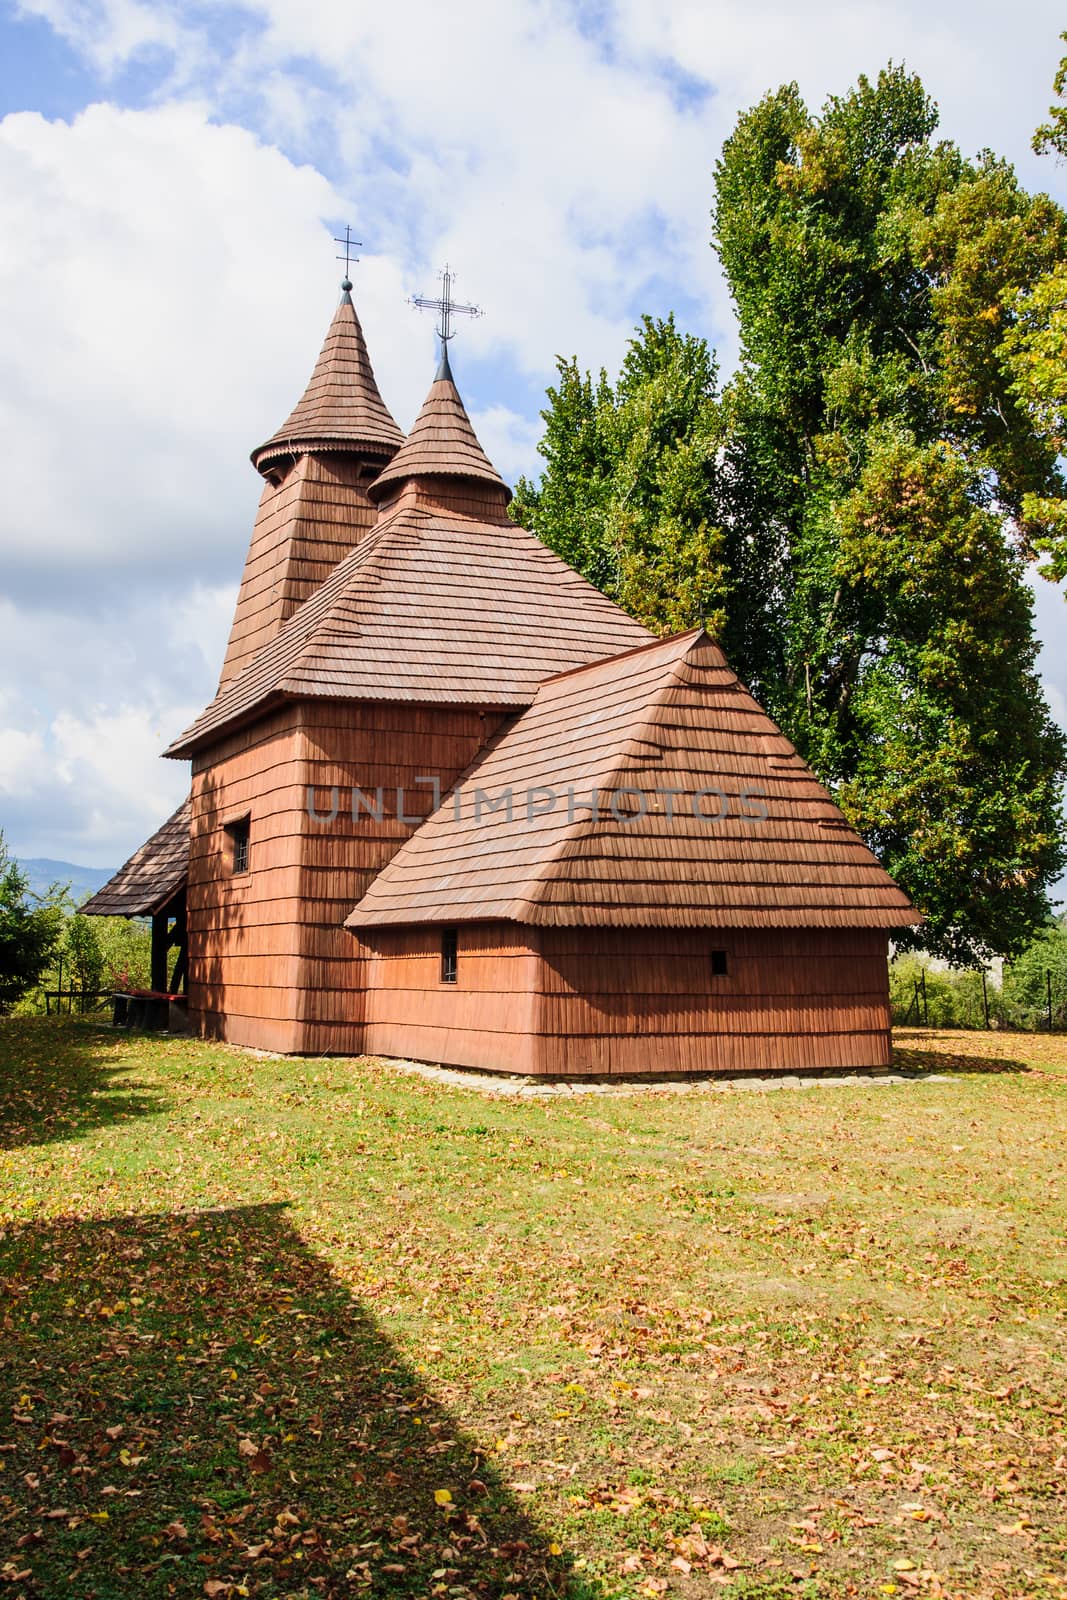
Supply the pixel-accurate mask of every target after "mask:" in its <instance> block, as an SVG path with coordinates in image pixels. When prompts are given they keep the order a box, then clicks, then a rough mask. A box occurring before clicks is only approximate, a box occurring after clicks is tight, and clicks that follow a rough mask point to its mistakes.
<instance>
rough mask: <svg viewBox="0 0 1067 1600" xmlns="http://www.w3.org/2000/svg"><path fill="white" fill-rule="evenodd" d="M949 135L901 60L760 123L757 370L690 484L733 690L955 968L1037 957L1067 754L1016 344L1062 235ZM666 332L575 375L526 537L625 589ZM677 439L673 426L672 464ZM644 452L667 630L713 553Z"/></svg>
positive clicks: (743, 302)
mask: <svg viewBox="0 0 1067 1600" xmlns="http://www.w3.org/2000/svg"><path fill="white" fill-rule="evenodd" d="M936 125H937V114H936V110H935V108H934V107H933V105H932V104H931V102H930V101H929V99H928V98H927V96H926V95H925V93H924V91H923V88H922V85H921V84H920V82H919V81H918V80H917V79H916V78H914V77H912V76H910V75H908V74H907V73H905V72H903V71H901V70H899V69H895V68H891V69H889V70H887V71H886V72H884V73H882V74H881V76H880V77H879V79H878V81H877V83H871V82H868V81H867V80H865V79H861V80H860V82H859V84H858V86H857V87H856V89H855V90H854V91H852V92H851V93H850V94H848V95H845V96H843V97H839V98H834V99H832V100H830V101H829V102H828V103H827V105H826V106H825V107H824V109H823V111H822V113H821V115H819V116H814V115H812V114H811V112H810V111H809V110H808V108H807V107H806V106H805V105H804V103H803V101H802V99H801V97H800V95H799V92H798V91H797V89H796V87H795V86H789V87H786V88H784V89H782V90H779V91H778V92H777V93H775V94H771V95H768V96H767V97H766V98H765V99H764V100H763V101H762V102H761V103H760V104H759V105H758V106H757V107H755V108H754V109H753V110H752V111H750V112H748V113H747V114H745V115H744V116H742V117H741V118H740V120H739V122H738V125H737V127H736V129H735V131H734V133H733V135H732V136H731V138H730V139H729V140H728V141H727V142H726V144H725V146H724V149H723V153H722V158H721V160H720V161H719V163H718V166H717V169H716V195H715V206H714V213H713V219H714V237H715V244H716V248H717V250H718V253H719V256H720V259H721V261H722V264H723V267H724V269H725V272H726V276H727V279H728V282H729V285H730V289H731V293H732V295H733V299H734V304H735V307H736V310H737V315H738V321H739V325H740V335H741V359H740V363H739V366H738V370H737V372H736V374H735V375H734V377H733V379H732V380H731V382H730V383H729V385H728V386H727V388H726V390H725V392H724V393H723V394H722V395H721V397H716V396H714V394H713V393H709V395H708V397H707V399H706V406H707V408H708V409H707V411H706V412H705V413H703V414H702V415H703V416H704V417H705V418H706V419H707V425H706V427H705V431H704V433H703V435H702V452H698V453H697V456H696V457H695V459H693V460H691V461H689V471H688V472H687V476H686V482H687V484H688V485H689V491H690V492H689V500H688V504H689V505H690V506H691V507H697V506H698V507H699V517H698V518H697V517H695V516H694V518H693V521H692V524H691V526H699V527H701V528H704V529H714V530H715V543H714V549H713V552H712V554H711V556H710V564H709V568H708V578H709V586H710V587H712V588H713V591H714V593H715V595H716V596H718V604H717V606H716V607H711V606H708V607H706V613H705V614H707V612H711V611H713V610H714V611H717V612H719V613H721V614H722V628H721V630H720V631H721V636H722V638H723V642H724V644H725V647H726V649H727V652H728V653H729V654H730V656H731V658H732V659H733V661H734V663H735V664H736V665H737V667H738V669H739V670H740V671H741V673H742V675H743V676H745V677H746V678H747V680H748V681H749V683H750V684H751V686H752V687H753V689H754V690H755V692H756V693H757V694H758V695H759V696H760V697H761V698H762V699H763V701H764V703H765V704H767V706H768V708H769V709H770V710H771V711H772V713H773V714H774V715H775V716H776V717H777V718H778V720H779V721H780V722H781V724H782V725H783V727H784V728H785V730H786V731H787V732H788V733H789V735H790V736H791V737H792V739H793V740H794V741H795V743H796V744H797V745H798V747H799V748H800V749H801V751H802V752H803V753H804V754H805V755H806V756H807V757H808V759H809V760H810V761H811V762H812V764H813V765H814V766H815V768H816V770H817V771H818V772H819V774H820V776H821V777H822V778H823V779H824V781H826V782H827V783H828V784H830V785H831V786H832V787H833V788H834V789H835V790H836V792H837V793H838V796H839V798H840V800H841V803H842V805H843V806H844V808H845V810H846V812H847V813H848V814H849V815H850V816H851V817H852V819H853V820H854V821H855V822H856V823H857V825H858V826H859V827H861V828H862V829H863V831H864V833H865V834H866V836H867V838H868V839H869V840H870V842H871V843H872V845H873V846H874V847H875V848H876V849H877V850H878V851H879V853H880V855H881V857H882V859H883V861H884V862H885V864H886V866H887V867H888V868H889V869H890V870H891V871H893V872H894V873H896V874H897V876H898V877H899V879H900V881H901V883H902V884H903V885H904V887H905V888H907V889H908V890H909V891H910V892H911V893H912V894H913V895H914V897H915V898H916V900H917V901H918V903H919V904H920V905H921V907H922V909H923V910H924V911H925V912H926V914H927V918H928V921H927V925H926V927H925V928H924V929H923V930H922V933H921V935H920V937H921V939H922V940H923V942H925V943H926V944H927V945H928V946H929V947H930V948H931V949H933V950H935V951H937V952H938V953H941V954H944V955H947V956H949V957H950V958H951V959H952V960H954V961H961V962H962V961H970V960H976V959H979V958H980V957H982V956H985V955H987V954H988V953H990V952H991V951H994V950H999V951H1004V952H1011V951H1013V950H1016V949H1018V948H1019V947H1020V945H1021V944H1022V943H1024V942H1025V940H1026V938H1027V936H1028V935H1029V933H1030V931H1031V930H1032V928H1033V927H1034V926H1035V924H1036V923H1039V922H1041V921H1042V920H1043V919H1044V918H1045V916H1046V915H1047V909H1048V907H1047V897H1046V888H1047V886H1048V884H1049V883H1050V882H1051V881H1052V880H1053V879H1054V878H1055V877H1056V875H1057V873H1058V872H1059V871H1060V869H1061V867H1062V865H1063V862H1064V851H1063V845H1062V819H1061V816H1060V810H1059V800H1058V795H1059V785H1060V782H1061V780H1062V777H1063V775H1064V769H1065V764H1067V752H1065V747H1064V741H1063V739H1062V737H1061V736H1060V735H1059V733H1058V732H1057V730H1056V729H1055V727H1054V725H1053V724H1052V722H1051V719H1050V717H1049V715H1048V710H1047V707H1046V705H1045V703H1044V700H1043V698H1042V695H1041V690H1040V686H1039V683H1038V680H1037V677H1036V674H1035V671H1034V657H1035V649H1036V647H1035V642H1034V637H1033V629H1032V617H1031V605H1030V598H1029V591H1028V589H1027V587H1026V584H1025V575H1024V563H1025V561H1026V560H1027V559H1029V558H1030V557H1031V556H1032V555H1033V554H1034V552H1035V551H1036V550H1038V549H1044V550H1045V551H1046V552H1049V553H1051V554H1052V555H1053V556H1054V554H1055V550H1056V548H1057V545H1056V541H1057V539H1058V537H1059V535H1058V522H1057V516H1058V512H1057V507H1058V506H1059V505H1060V504H1061V502H1062V499H1063V490H1064V484H1063V481H1062V478H1061V476H1060V473H1059V468H1058V461H1057V457H1058V453H1059V445H1058V441H1057V438H1056V437H1055V436H1054V434H1053V432H1052V430H1051V429H1049V428H1047V427H1040V426H1038V425H1037V424H1036V422H1035V417H1034V414H1033V410H1032V407H1031V406H1030V404H1029V402H1028V400H1027V397H1026V396H1025V395H1024V394H1023V393H1022V391H1021V388H1020V377H1019V372H1018V370H1017V367H1016V366H1015V365H1013V360H1012V357H1011V349H1012V341H1013V340H1014V339H1018V338H1021V337H1024V333H1023V332H1020V331H1019V330H1020V329H1022V330H1025V327H1026V309H1025V306H1024V305H1023V304H1022V300H1021V297H1023V296H1025V295H1026V294H1027V293H1028V292H1029V291H1030V290H1032V288H1033V286H1034V284H1035V283H1038V282H1039V281H1040V280H1041V279H1042V278H1043V277H1044V276H1045V275H1047V274H1048V273H1049V272H1051V271H1053V270H1054V269H1055V268H1056V266H1057V264H1059V263H1062V262H1063V261H1064V259H1065V258H1067V219H1065V218H1064V215H1063V213H1062V212H1061V211H1060V210H1059V209H1058V208H1057V207H1056V206H1055V205H1054V204H1053V203H1052V201H1050V200H1049V199H1048V198H1047V196H1043V195H1036V196H1035V195H1030V194H1028V193H1027V192H1026V191H1025V190H1024V189H1022V187H1021V186H1020V185H1019V183H1018V181H1017V179H1016V177H1015V175H1014V173H1013V172H1012V170H1011V168H1010V167H1009V166H1007V165H1006V164H1005V163H1004V162H1001V161H999V160H997V159H996V158H995V157H993V156H992V155H988V154H986V155H984V156H982V157H981V158H980V159H979V160H978V161H976V162H969V161H967V160H965V159H964V158H963V156H962V155H961V154H960V152H959V151H958V150H957V149H956V148H955V146H953V145H951V144H949V143H946V142H937V141H936V140H935V138H934V135H935V130H936ZM658 326H667V325H656V324H650V323H649V322H648V321H647V320H646V323H645V325H644V328H643V330H641V332H640V333H639V337H638V339H637V340H636V341H635V342H634V344H633V345H632V346H631V352H630V358H629V362H628V374H629V375H628V376H625V375H624V380H620V383H619V385H616V386H614V387H612V386H611V385H610V384H609V383H608V380H607V378H606V377H605V376H604V375H602V376H601V379H600V382H599V384H598V385H593V384H592V383H591V381H590V380H589V379H588V378H586V377H583V375H582V373H581V371H580V369H579V368H578V366H577V364H576V363H569V364H567V366H566V369H565V373H564V369H562V368H561V376H565V377H566V383H565V384H561V386H560V389H559V390H557V391H554V392H553V393H552V394H551V395H550V405H549V408H548V411H547V412H546V423H547V433H546V447H545V449H544V453H545V455H546V459H547V467H548V470H547V472H546V474H545V477H544V480H543V482H542V484H541V486H540V488H539V489H538V490H532V489H530V488H529V487H528V486H525V485H524V486H522V492H521V493H520V495H519V497H518V505H517V514H518V515H519V516H520V517H521V518H522V520H524V521H525V522H526V523H527V524H528V525H529V526H531V527H533V528H534V529H535V530H536V531H537V532H539V533H540V534H541V536H542V537H544V538H546V540H547V542H548V543H550V544H552V545H553V547H554V548H556V549H558V550H559V551H560V553H561V554H563V555H564V556H566V557H567V559H569V560H572V561H574V562H575V564H576V565H578V566H579V567H580V568H581V569H582V570H583V571H585V572H586V573H587V574H588V575H589V576H591V577H592V578H593V579H594V581H596V582H599V583H601V585H602V586H605V587H608V588H609V592H612V593H615V594H616V595H617V596H618V597H619V598H620V599H625V598H627V596H626V591H625V588H624V585H623V582H622V577H621V571H622V569H621V565H620V556H619V552H620V551H625V550H626V548H627V538H628V534H627V532H626V530H627V528H628V524H627V523H626V521H625V519H622V520H620V510H621V509H625V508H626V507H627V506H628V505H629V503H630V501H629V500H628V499H627V495H628V494H630V493H631V484H632V482H633V481H634V474H633V463H634V456H633V455H632V454H631V453H630V450H631V446H632V444H633V441H634V440H635V439H637V438H638V437H639V436H640V430H639V429H638V428H636V427H632V428H631V427H626V426H624V427H623V428H622V431H621V432H619V431H617V430H616V424H617V423H619V422H620V421H621V420H622V419H623V418H629V417H636V416H637V415H638V414H640V411H641V405H640V401H641V397H642V396H645V397H646V398H647V406H648V414H649V418H650V419H651V417H652V416H654V413H655V407H656V404H657V397H656V394H655V393H654V391H653V388H652V385H651V382H650V372H652V371H654V370H658V369H657V367H656V363H655V361H654V360H653V361H651V362H648V361H643V360H641V359H639V358H640V357H643V356H644V353H645V351H646V349H647V348H648V347H649V345H650V334H651V333H652V331H653V329H654V328H656V327H658ZM669 326H670V329H671V333H672V336H673V337H674V339H676V340H677V339H680V337H681V336H680V335H678V334H677V333H676V332H675V331H674V328H673V323H671V324H670V325H669ZM697 344H698V342H693V341H690V342H689V343H688V345H687V346H686V348H687V349H688V351H689V361H690V363H692V361H693V360H694V359H695V354H696V346H697ZM703 360H704V362H705V364H706V366H707V369H708V370H709V371H712V372H713V370H714V369H713V365H712V363H711V358H710V356H708V355H707V354H706V353H705V354H704V356H703ZM668 365H669V363H668ZM605 415H607V416H608V419H609V422H610V425H605V423H604V422H603V421H602V420H601V419H602V418H603V417H604V416H605ZM683 421H684V413H679V414H678V422H679V428H680V427H681V423H682V422H683ZM575 424H577V425H575ZM686 443H687V436H686V435H685V433H684V432H683V431H679V430H678V429H676V431H675V432H674V433H673V434H672V442H671V450H670V459H671V460H672V461H682V460H687V459H688V458H687V456H686ZM637 457H638V459H640V460H641V461H642V462H646V463H648V462H651V463H652V464H653V470H652V471H651V473H650V476H649V478H648V479H647V482H648V484H649V486H650V490H651V492H650V493H647V494H645V495H644V496H643V497H642V496H640V495H638V496H636V498H637V499H638V501H639V505H640V514H641V517H642V519H643V521H642V522H641V538H642V540H643V545H644V549H645V551H646V552H651V554H649V553H646V554H645V555H644V557H643V559H644V560H645V563H646V566H651V568H652V570H653V571H654V572H655V579H656V581H655V583H654V584H652V585H646V593H648V594H652V593H653V592H654V593H655V595H656V599H655V602H654V603H650V604H647V605H646V606H645V607H643V608H642V609H641V610H640V614H641V615H642V616H643V617H644V619H645V620H647V621H649V622H651V623H652V624H653V625H660V626H675V625H678V624H679V623H681V624H683V625H684V623H686V622H692V621H694V620H696V617H695V614H694V610H693V607H692V605H688V606H687V607H685V608H682V609H683V610H684V611H685V613H686V614H685V615H684V617H683V616H678V615H673V614H672V613H671V609H670V607H669V605H668V604H667V603H666V597H667V596H668V595H669V594H670V593H671V592H672V589H673V590H674V591H676V592H677V593H679V594H685V595H687V594H688V593H689V590H690V589H691V587H692V585H693V582H694V579H693V563H694V562H695V561H696V560H697V559H699V557H698V554H697V551H698V546H697V544H696V543H695V542H694V541H693V540H690V541H689V542H688V543H687V544H685V545H684V546H683V548H684V550H685V560H686V561H687V562H688V566H686V565H684V564H683V563H678V564H677V566H676V564H675V557H674V553H673V552H674V537H673V530H669V529H668V518H667V515H666V513H665V510H664V507H665V496H664V477H665V473H664V471H663V468H664V466H665V464H666V460H667V458H666V457H665V456H663V455H662V454H661V455H659V456H656V455H654V454H651V453H650V452H648V451H647V450H641V449H640V448H639V449H638V450H637ZM587 462H589V463H593V466H592V467H591V468H587ZM698 465H699V470H696V469H697V466H698ZM661 530H662V532H661ZM657 551H658V555H659V562H658V565H657V563H656V559H655V553H656V552H657ZM605 563H606V566H605V565H604V564H605Z"/></svg>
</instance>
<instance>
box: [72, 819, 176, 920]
mask: <svg viewBox="0 0 1067 1600" xmlns="http://www.w3.org/2000/svg"><path fill="white" fill-rule="evenodd" d="M190 813H191V806H190V802H189V800H183V802H182V804H181V805H180V806H179V807H178V809H177V811H175V813H174V815H173V816H171V817H168V818H167V820H166V822H165V823H164V824H163V826H162V827H161V828H157V829H156V831H155V833H154V834H153V835H152V837H151V838H150V839H148V840H146V842H145V843H144V844H143V845H142V846H141V848H140V849H139V850H135V851H134V853H133V855H132V856H131V857H130V859H129V860H128V861H127V862H126V864H125V866H122V867H120V868H119V870H118V871H117V872H116V874H115V876H114V877H113V878H109V879H108V881H107V883H105V884H104V886H103V888H102V889H98V890H97V891H96V893H95V894H94V895H93V896H92V898H91V899H90V900H87V901H86V902H85V904H84V905H83V906H82V908H81V910H82V912H83V914H84V915H85V916H87V917H146V916H150V915H151V913H152V912H153V911H160V910H162V908H163V907H164V906H165V905H166V904H167V902H168V900H171V899H173V897H174V895H176V894H177V892H178V890H179V889H180V888H181V887H182V886H183V884H184V883H185V880H186V878H187V876H188V874H189V819H190Z"/></svg>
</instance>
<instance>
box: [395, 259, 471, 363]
mask: <svg viewBox="0 0 1067 1600" xmlns="http://www.w3.org/2000/svg"><path fill="white" fill-rule="evenodd" d="M437 276H438V277H439V278H440V280H441V294H440V298H439V299H436V300H434V299H431V298H430V297H429V296H428V295H424V294H413V295H412V297H411V299H410V300H409V301H408V305H411V306H418V308H419V310H420V311H439V312H440V313H441V319H440V321H439V322H438V324H437V337H438V338H439V339H440V341H441V345H442V347H443V348H447V346H448V341H449V339H451V338H454V336H455V329H454V328H453V326H452V318H453V317H456V316H464V317H484V316H485V312H484V311H483V310H482V308H481V306H465V305H460V304H459V302H458V301H456V300H453V298H452V285H453V283H455V281H456V274H455V273H454V272H453V271H452V268H451V267H450V266H449V265H448V264H447V262H446V263H445V267H444V270H443V271H441V272H439V273H438V274H437Z"/></svg>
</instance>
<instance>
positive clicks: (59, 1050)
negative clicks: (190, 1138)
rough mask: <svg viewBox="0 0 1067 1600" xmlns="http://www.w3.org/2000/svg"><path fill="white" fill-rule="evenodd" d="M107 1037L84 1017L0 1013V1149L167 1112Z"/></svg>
mask: <svg viewBox="0 0 1067 1600" xmlns="http://www.w3.org/2000/svg"><path fill="white" fill-rule="evenodd" d="M111 1043H112V1041H111V1038H110V1037H109V1035H108V1034H107V1033H105V1032H104V1030H103V1027H102V1026H101V1024H99V1023H91V1022H86V1021H85V1020H84V1019H82V1018H78V1019H68V1018H60V1017H55V1018H50V1019H46V1018H44V1017H3V1018H0V1149H2V1150H11V1149H14V1148H16V1147H17V1146H19V1145H26V1144H50V1143H51V1142H52V1141H53V1140H55V1139H69V1138H71V1137H72V1136H73V1135H75V1134H78V1133H81V1132H83V1131H84V1130H85V1129H87V1128H98V1127H105V1126H107V1125H108V1124H110V1123H114V1122H125V1121H127V1120H129V1119H130V1118H131V1117H149V1116H155V1115H157V1114H158V1113H159V1112H160V1111H164V1110H166V1104H167V1103H166V1101H165V1100H163V1099H161V1098H160V1096H159V1095H157V1094H156V1093H154V1092H153V1091H152V1090H149V1089H147V1088H145V1086H144V1085H143V1084H141V1083H138V1082H137V1081H136V1079H135V1078H133V1077H131V1076H130V1067H129V1064H128V1063H126V1062H124V1061H123V1060H122V1059H121V1058H120V1059H118V1060H116V1059H113V1057H112V1056H111V1054H110V1046H111Z"/></svg>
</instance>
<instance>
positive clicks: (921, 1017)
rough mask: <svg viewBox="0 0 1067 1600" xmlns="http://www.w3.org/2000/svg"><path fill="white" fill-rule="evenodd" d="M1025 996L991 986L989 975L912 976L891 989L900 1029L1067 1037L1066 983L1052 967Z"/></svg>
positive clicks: (925, 971) (922, 972) (923, 971)
mask: <svg viewBox="0 0 1067 1600" xmlns="http://www.w3.org/2000/svg"><path fill="white" fill-rule="evenodd" d="M1040 976H1041V979H1042V981H1041V983H1040V984H1036V983H1034V982H1031V983H1030V984H1029V985H1028V986H1027V989H1026V991H1025V992H1022V993H1020V992H1013V990H1012V989H1011V988H1010V987H1009V986H1008V985H1005V986H999V985H997V984H995V983H993V982H991V981H990V979H989V976H988V974H987V973H985V972H974V971H967V972H951V973H950V972H935V971H932V970H930V969H928V968H923V969H921V970H920V971H919V972H918V973H915V972H914V971H912V972H908V973H907V975H906V976H903V977H902V978H898V979H897V980H896V981H894V982H892V984H891V994H892V1006H893V1021H894V1023H895V1024H896V1026H897V1027H903V1028H906V1027H934V1028H944V1027H949V1028H986V1029H990V1028H994V1029H995V1028H1004V1029H1009V1030H1010V1029H1015V1030H1019V1031H1025V1032H1028V1033H1038V1032H1040V1033H1063V1032H1067V980H1065V979H1064V976H1063V975H1062V974H1061V973H1060V972H1058V971H1056V969H1054V968H1052V967H1046V968H1045V969H1044V971H1043V972H1042V973H1041V975H1040Z"/></svg>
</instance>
